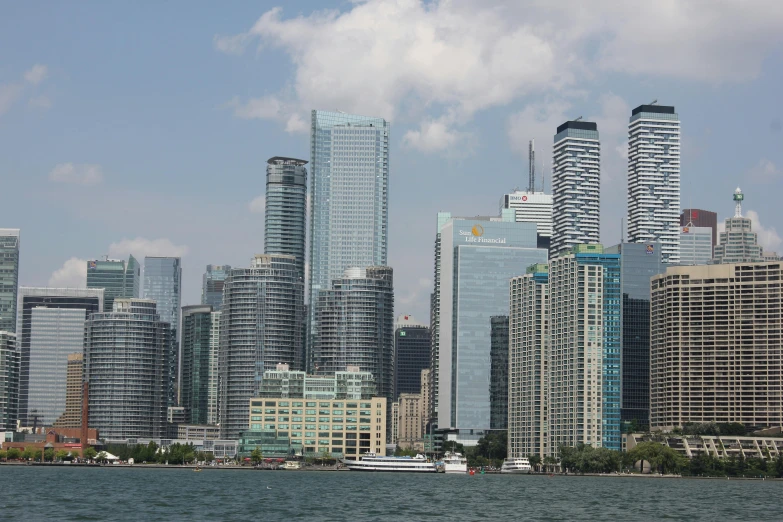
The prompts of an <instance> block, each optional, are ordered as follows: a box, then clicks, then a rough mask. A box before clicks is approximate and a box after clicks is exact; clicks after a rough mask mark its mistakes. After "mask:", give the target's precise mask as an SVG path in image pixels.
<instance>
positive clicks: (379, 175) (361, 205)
mask: <svg viewBox="0 0 783 522" xmlns="http://www.w3.org/2000/svg"><path fill="white" fill-rule="evenodd" d="M389 130H390V125H389V122H387V121H386V120H384V119H383V118H371V117H367V116H357V115H352V114H345V113H343V112H328V111H319V110H314V111H313V112H312V127H311V134H310V154H311V159H310V167H311V169H312V172H311V174H312V176H311V183H310V198H311V201H310V267H309V270H310V278H309V284H310V293H309V296H310V308H309V310H310V314H311V317H312V315H313V314H314V313H315V309H316V305H317V303H318V293H319V292H320V291H321V290H330V289H331V287H332V281H333V280H335V279H339V278H341V277H342V275H343V272H344V271H345V270H346V269H347V268H349V267H356V266H358V267H366V266H385V265H386V258H387V240H388V239H387V238H388V198H389ZM310 328H311V331H315V327H314V325H312V324H311V326H310ZM309 346H311V345H309ZM308 364H309V363H308Z"/></svg>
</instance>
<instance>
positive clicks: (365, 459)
mask: <svg viewBox="0 0 783 522" xmlns="http://www.w3.org/2000/svg"><path fill="white" fill-rule="evenodd" d="M343 462H344V463H345V467H347V468H348V469H349V470H351V471H413V472H418V473H435V471H437V469H436V468H435V463H434V462H430V461H429V460H428V459H427V457H425V456H424V455H421V454H419V455H416V456H415V457H384V456H381V455H376V454H375V453H374V452H372V451H368V452H367V453H365V454H364V455H362V456H361V457H359V460H344V461H343Z"/></svg>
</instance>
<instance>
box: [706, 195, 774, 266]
mask: <svg viewBox="0 0 783 522" xmlns="http://www.w3.org/2000/svg"><path fill="white" fill-rule="evenodd" d="M744 199H745V195H744V194H743V193H742V191H741V190H740V189H739V187H737V190H735V191H734V202H735V204H736V207H735V210H734V217H731V218H727V219H726V222H725V223H726V226H725V227H724V228H725V231H724V232H721V233H720V242H719V243H718V245H716V246H715V257H714V259H713V260H712V262H713V263H715V264H722V263H756V262H760V261H776V260H777V259H778V255H777V254H776V253H774V252H764V247H762V246H761V245H759V242H758V234H756V233H755V232H753V223H752V222H751V220H750V218H745V217H742V201H743V200H744Z"/></svg>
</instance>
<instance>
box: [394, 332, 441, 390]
mask: <svg viewBox="0 0 783 522" xmlns="http://www.w3.org/2000/svg"><path fill="white" fill-rule="evenodd" d="M431 337H432V336H431V335H430V329H429V328H428V327H426V326H399V327H397V328H396V329H395V330H394V360H395V362H394V380H395V384H394V394H393V395H394V397H395V398H397V397H399V396H400V394H401V393H420V392H421V371H422V370H423V369H425V368H429V366H430V343H431Z"/></svg>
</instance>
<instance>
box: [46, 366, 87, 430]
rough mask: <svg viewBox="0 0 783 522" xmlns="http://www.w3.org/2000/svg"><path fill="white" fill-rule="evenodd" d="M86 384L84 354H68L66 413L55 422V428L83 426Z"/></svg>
mask: <svg viewBox="0 0 783 522" xmlns="http://www.w3.org/2000/svg"><path fill="white" fill-rule="evenodd" d="M83 382H84V354H83V353H82V352H78V353H71V354H68V370H67V374H66V376H65V411H64V412H63V413H62V415H60V417H59V418H58V419H57V420H56V421H54V424H53V425H52V426H53V427H55V428H80V427H81V425H82V396H83V393H82V392H83V390H82V383H83Z"/></svg>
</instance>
